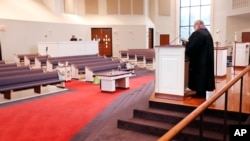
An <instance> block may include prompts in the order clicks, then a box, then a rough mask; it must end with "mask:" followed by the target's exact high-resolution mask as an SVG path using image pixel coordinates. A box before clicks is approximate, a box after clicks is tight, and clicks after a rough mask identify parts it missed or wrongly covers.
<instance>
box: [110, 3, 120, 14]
mask: <svg viewBox="0 0 250 141" xmlns="http://www.w3.org/2000/svg"><path fill="white" fill-rule="evenodd" d="M107 14H118V0H107Z"/></svg>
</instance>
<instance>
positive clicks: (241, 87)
mask: <svg viewBox="0 0 250 141" xmlns="http://www.w3.org/2000/svg"><path fill="white" fill-rule="evenodd" d="M242 91H243V76H242V77H241V79H240V104H239V113H240V115H239V125H241V113H242V95H243V94H242Z"/></svg>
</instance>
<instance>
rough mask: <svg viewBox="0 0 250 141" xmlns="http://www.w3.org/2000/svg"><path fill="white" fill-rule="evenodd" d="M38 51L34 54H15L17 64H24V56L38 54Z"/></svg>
mask: <svg viewBox="0 0 250 141" xmlns="http://www.w3.org/2000/svg"><path fill="white" fill-rule="evenodd" d="M38 55H39V54H37V53H32V54H14V61H15V63H17V65H23V64H24V56H38Z"/></svg>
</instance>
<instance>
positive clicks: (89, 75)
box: [85, 63, 126, 82]
mask: <svg viewBox="0 0 250 141" xmlns="http://www.w3.org/2000/svg"><path fill="white" fill-rule="evenodd" d="M124 64H126V63H118V64H117V63H114V64H112V63H110V64H105V65H99V66H96V65H95V66H87V67H85V79H86V81H90V82H93V76H94V74H95V73H100V72H109V71H112V70H118V68H119V66H120V67H121V66H126V65H124ZM121 69H124V68H121Z"/></svg>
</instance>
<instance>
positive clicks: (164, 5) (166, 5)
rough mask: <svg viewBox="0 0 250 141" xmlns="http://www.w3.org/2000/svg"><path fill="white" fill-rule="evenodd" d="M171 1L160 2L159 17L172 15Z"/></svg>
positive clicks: (161, 0)
mask: <svg viewBox="0 0 250 141" xmlns="http://www.w3.org/2000/svg"><path fill="white" fill-rule="evenodd" d="M170 8H171V3H170V0H159V15H162V16H170V14H171V12H170V11H171V9H170Z"/></svg>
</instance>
